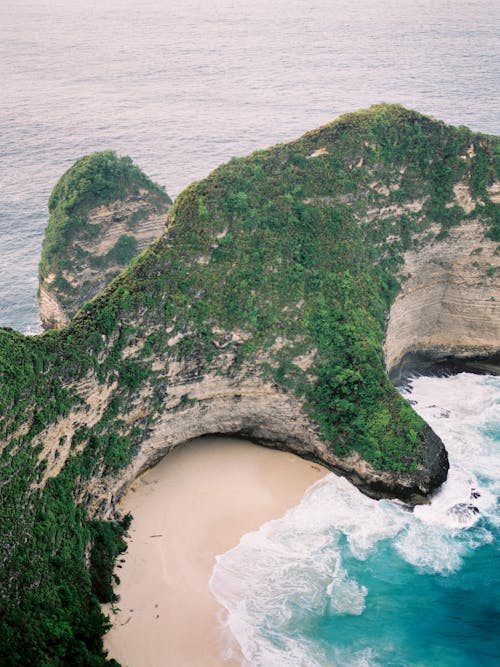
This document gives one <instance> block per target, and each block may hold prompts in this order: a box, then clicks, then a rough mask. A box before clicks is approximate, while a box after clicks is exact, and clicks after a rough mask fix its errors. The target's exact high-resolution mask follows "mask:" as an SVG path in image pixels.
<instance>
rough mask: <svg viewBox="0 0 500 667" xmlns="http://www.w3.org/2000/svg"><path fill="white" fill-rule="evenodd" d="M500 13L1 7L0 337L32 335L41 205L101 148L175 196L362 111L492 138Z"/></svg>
mask: <svg viewBox="0 0 500 667" xmlns="http://www.w3.org/2000/svg"><path fill="white" fill-rule="evenodd" d="M499 16H500V8H499V4H498V0H491V1H489V0H475V1H466V0H452V1H447V0H440V1H439V2H438V1H437V0H424V1H422V0H420V1H419V0H411V1H410V0H384V1H382V0H359V1H357V0H349V1H346V0H272V1H269V0H183V1H182V2H174V1H173V0H142V2H137V1H136V0H87V1H86V2H80V0H78V1H76V0H0V63H1V84H2V85H1V94H0V185H1V189H0V267H1V270H0V325H4V326H13V327H15V328H17V329H20V330H22V331H34V330H36V328H37V326H38V308H37V304H36V289H37V278H36V272H37V265H38V260H39V255H40V248H41V243H42V238H43V230H44V227H45V224H46V221H47V211H46V209H47V199H48V196H49V194H50V191H51V189H52V187H53V186H54V184H55V183H56V181H57V180H58V178H59V177H60V176H61V175H62V174H63V172H64V171H65V170H66V169H68V168H69V167H70V166H71V165H72V164H73V162H74V161H75V160H77V159H78V158H79V157H81V156H83V155H85V154H88V153H90V152H92V151H96V150H101V149H108V148H112V149H115V150H117V151H118V152H119V153H120V154H128V155H130V156H131V157H132V158H133V159H134V160H135V161H136V162H137V163H138V164H139V166H140V167H142V168H143V169H144V170H145V171H146V172H147V173H148V174H149V175H150V176H151V177H152V178H153V179H155V180H157V181H158V182H159V183H160V184H162V185H164V186H166V189H167V191H168V192H169V193H170V195H172V196H175V195H177V194H178V193H179V192H180V190H182V189H183V188H184V187H185V186H186V185H188V184H189V183H190V182H191V181H193V180H196V179H200V178H203V177H204V176H206V175H207V174H208V173H209V172H210V171H211V170H212V169H213V168H214V167H216V166H217V165H218V164H220V163H221V162H224V161H226V160H227V159H229V158H230V157H232V156H241V155H245V154H246V153H248V152H250V151H251V150H254V149H257V148H263V147H266V146H268V145H271V144H274V143H278V142H283V141H287V140H289V139H293V138H296V137H298V136H300V135H301V134H302V133H303V132H305V131H307V130H309V129H313V128H314V127H316V126H318V125H321V124H323V123H326V122H328V121H330V120H333V119H334V118H335V117H337V116H338V115H339V114H341V113H343V112H346V111H352V110H355V109H358V108H361V107H366V106H369V105H370V104H373V103H375V102H380V101H386V102H399V103H401V104H404V105H407V106H409V107H412V108H415V109H417V110H419V111H421V112H424V113H428V114H431V115H434V116H436V117H438V118H441V119H443V120H445V121H447V122H450V123H453V124H457V125H459V124H463V125H468V126H469V127H471V128H472V129H475V130H481V131H484V132H488V133H498V132H499V131H500V120H499V113H498V109H499V107H500V104H499V102H500V99H499V97H500V96H499V87H498V82H499V80H500V66H499V41H498V35H499V33H500V20H499Z"/></svg>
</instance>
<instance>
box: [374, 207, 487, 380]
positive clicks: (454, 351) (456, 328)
mask: <svg viewBox="0 0 500 667" xmlns="http://www.w3.org/2000/svg"><path fill="white" fill-rule="evenodd" d="M433 231H434V232H437V230H436V229H434V230H433ZM485 232H486V230H485V228H484V226H483V225H482V224H481V223H480V222H479V221H478V220H477V219H476V220H471V221H467V222H464V223H463V224H462V225H460V226H458V227H455V228H453V229H451V230H450V231H449V234H447V235H446V237H445V238H442V239H440V240H436V239H434V240H431V241H430V242H427V243H425V244H423V245H422V246H421V247H420V248H418V244H417V248H418V249H415V250H411V251H408V252H406V253H405V255H404V267H403V269H402V275H403V276H404V282H403V285H402V289H401V291H400V293H399V295H398V296H397V298H396V300H395V301H394V303H393V305H392V307H391V310H390V316H389V320H388V324H387V333H386V339H385V345H384V351H385V359H386V366H387V369H388V371H389V372H392V374H393V376H394V377H395V378H397V377H398V375H399V371H400V369H399V368H398V366H399V365H400V363H401V362H402V361H403V360H405V358H406V359H407V360H408V363H410V364H411V362H412V359H413V361H415V360H416V359H417V358H420V359H427V360H429V361H441V360H444V359H452V360H453V359H455V360H467V359H475V358H482V359H485V360H487V359H488V358H491V357H493V358H494V357H495V356H496V355H498V351H499V347H500V253H499V252H498V247H499V246H498V244H497V243H496V242H494V241H492V240H491V239H489V238H487V237H486V236H485Z"/></svg>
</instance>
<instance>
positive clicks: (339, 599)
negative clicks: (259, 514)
mask: <svg viewBox="0 0 500 667" xmlns="http://www.w3.org/2000/svg"><path fill="white" fill-rule="evenodd" d="M404 394H405V395H406V397H407V398H408V399H409V400H411V401H412V403H413V404H414V406H415V408H416V409H417V411H418V412H419V413H420V414H421V415H422V416H423V417H424V418H425V419H426V420H427V421H428V422H429V423H430V424H431V425H432V427H433V428H434V429H435V430H436V432H437V433H438V434H439V435H440V436H441V438H442V439H443V441H444V442H445V444H446V446H447V449H448V451H449V456H450V473H449V478H448V481H447V482H446V484H445V485H444V487H443V488H442V489H441V490H440V491H439V493H438V494H437V495H436V496H435V497H434V498H433V500H432V503H431V505H429V506H425V507H418V508H416V510H415V511H414V512H413V513H412V512H408V511H407V510H406V509H405V508H404V507H402V506H401V504H399V503H396V502H390V501H380V502H376V501H373V500H370V499H368V498H366V497H364V496H363V495H362V494H361V493H359V492H358V491H357V490H356V489H354V488H353V487H352V486H351V485H350V484H349V483H348V482H347V481H345V480H343V479H339V478H337V477H335V476H334V475H328V476H327V477H326V478H325V479H324V480H322V481H320V482H318V483H317V484H316V485H315V486H313V487H312V488H311V489H310V490H309V491H308V493H307V494H306V496H305V497H304V499H303V501H302V502H301V503H300V505H298V506H297V507H295V508H293V509H292V510H290V511H289V512H288V513H287V514H286V515H285V516H284V517H283V518H281V519H278V520H275V521H271V522H269V523H267V524H265V525H264V526H262V528H261V529H260V530H259V531H257V532H254V533H250V534H248V535H246V536H245V537H244V538H243V539H242V540H241V543H240V544H239V545H238V546H237V547H236V548H234V549H232V550H231V551H229V552H228V553H226V554H224V555H222V556H220V557H219V558H218V561H217V565H216V568H215V570H214V573H213V576H212V580H211V588H212V591H213V592H214V593H215V595H216V596H217V598H218V599H219V600H220V602H221V603H222V604H223V605H224V607H225V608H226V609H227V612H228V613H227V620H226V624H227V642H228V653H229V652H230V651H231V645H232V644H233V645H234V643H237V644H239V646H240V647H241V649H242V650H243V653H244V655H245V658H246V660H247V661H248V662H247V664H249V665H252V666H255V667H257V666H266V667H267V666H271V665H273V666H279V665H288V666H289V667H292V666H297V667H298V666H299V665H300V666H301V667H302V666H303V667H306V666H307V667H310V666H311V667H313V666H320V665H321V666H324V665H338V666H339V667H350V666H362V665H363V666H364V665H366V666H370V667H371V666H374V667H375V666H381V667H403V666H404V667H406V666H408V667H409V666H411V667H417V666H418V667H424V666H425V667H475V666H481V667H489V666H492V667H493V665H495V666H497V665H498V664H500V596H499V591H500V553H499V547H500V512H499V507H498V497H499V495H500V465H499V463H500V409H499V408H500V378H492V377H488V376H475V375H470V374H464V373H463V374H460V375H457V376H454V377H448V378H430V377H420V378H417V379H414V380H413V381H412V382H411V388H410V389H406V390H404Z"/></svg>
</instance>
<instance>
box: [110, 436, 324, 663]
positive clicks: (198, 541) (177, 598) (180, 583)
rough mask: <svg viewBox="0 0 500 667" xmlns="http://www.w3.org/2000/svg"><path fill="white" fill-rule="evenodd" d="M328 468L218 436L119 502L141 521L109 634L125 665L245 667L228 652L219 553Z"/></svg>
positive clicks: (163, 466) (186, 449) (279, 511)
mask: <svg viewBox="0 0 500 667" xmlns="http://www.w3.org/2000/svg"><path fill="white" fill-rule="evenodd" d="M326 473H327V470H326V469H324V468H322V467H320V466H319V465H317V464H314V463H310V462H308V461H303V460H302V459H300V458H298V457H297V456H294V455H293V454H288V453H284V452H278V451H275V450H271V449H266V448H264V447H259V446H257V445H254V444H252V443H249V442H247V441H244V440H237V439H233V438H220V437H209V438H203V439H199V440H195V441H192V442H191V443H189V444H188V445H185V446H183V447H180V448H178V449H177V450H176V451H174V452H173V453H172V454H170V455H168V456H167V457H166V458H165V459H164V460H163V461H162V462H160V463H159V464H158V465H157V466H156V467H155V468H154V469H152V470H150V471H148V472H147V473H145V474H144V475H142V476H141V477H140V478H139V479H137V480H136V481H135V482H134V484H133V485H132V487H131V489H130V490H129V492H128V493H127V495H126V496H125V497H124V498H123V499H122V501H121V503H120V509H121V511H123V512H131V513H132V515H133V517H134V521H133V523H132V526H131V529H130V538H129V539H128V551H127V553H126V554H124V555H123V556H122V557H121V560H122V561H124V562H120V563H119V565H120V567H119V568H118V569H117V570H116V573H117V574H118V576H119V577H120V579H121V583H120V585H119V586H118V587H117V588H116V592H117V593H118V595H119V596H120V601H119V602H118V603H117V606H118V607H119V609H120V611H119V612H118V613H117V614H115V615H112V621H113V628H112V629H111V630H110V632H109V633H108V635H107V636H106V638H105V645H106V648H107V649H108V651H109V656H110V657H114V658H115V659H116V660H118V661H119V662H121V664H122V665H123V667H170V666H172V667H174V666H175V667H198V666H199V667H215V666H220V665H224V666H225V667H228V666H230V665H237V664H239V661H238V660H237V659H235V658H234V657H233V658H229V659H225V658H224V657H223V649H224V645H223V644H224V642H223V639H222V637H221V630H220V622H219V620H218V614H220V613H221V609H220V607H219V606H218V604H217V602H216V601H215V599H214V598H213V597H212V595H211V594H210V591H209V588H208V581H209V579H210V575H211V573H212V569H213V566H214V563H215V556H216V555H217V554H221V553H224V552H225V551H227V550H228V549H230V548H231V547H233V546H235V545H236V544H237V543H238V542H239V540H240V538H241V536H242V535H244V534H245V533H247V532H249V531H251V530H255V529H257V528H258V527H259V526H260V525H262V524H263V523H264V522H265V521H268V520H270V519H273V518H277V517H279V516H282V515H283V514H284V512H285V511H286V510H287V509H288V508H290V507H292V506H293V505H295V504H297V503H298V502H299V501H300V499H301V498H302V496H303V494H304V492H305V491H306V489H307V488H308V487H310V486H311V485H312V484H314V482H316V481H317V480H318V479H321V478H322V477H323V476H324V475H325V474H326Z"/></svg>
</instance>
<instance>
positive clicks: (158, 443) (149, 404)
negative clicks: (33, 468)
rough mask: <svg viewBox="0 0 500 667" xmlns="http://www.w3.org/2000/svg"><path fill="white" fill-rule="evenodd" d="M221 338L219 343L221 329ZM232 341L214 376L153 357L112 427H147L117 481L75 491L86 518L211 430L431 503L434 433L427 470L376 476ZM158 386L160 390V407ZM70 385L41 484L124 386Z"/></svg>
mask: <svg viewBox="0 0 500 667" xmlns="http://www.w3.org/2000/svg"><path fill="white" fill-rule="evenodd" d="M217 333H218V337H220V336H221V333H222V332H217ZM226 338H227V339H228V340H230V341H231V343H230V344H229V345H227V346H226V347H224V349H223V350H221V352H220V354H219V355H218V356H217V358H216V360H215V361H214V363H213V364H212V365H211V368H210V370H209V371H208V372H207V371H206V369H204V368H203V366H202V365H201V364H200V359H199V358H197V357H193V358H191V359H187V358H185V359H183V360H182V361H179V359H178V356H177V353H176V351H175V349H174V350H172V351H171V353H170V354H166V355H164V356H162V357H161V358H156V359H155V362H154V373H155V376H154V380H153V379H152V380H151V381H150V382H148V383H145V384H144V385H142V386H141V388H140V389H138V390H137V391H136V392H135V393H134V394H133V395H132V396H131V397H130V400H129V402H128V403H127V405H126V409H125V410H124V411H123V412H120V413H119V414H117V415H116V417H115V421H114V423H115V425H116V426H115V429H116V431H117V432H119V433H123V434H124V433H129V432H130V431H131V430H133V429H134V428H140V429H143V427H144V424H145V423H149V426H148V428H147V435H146V437H143V438H141V441H140V443H139V446H138V448H137V450H136V451H135V453H134V457H133V459H132V461H131V462H130V464H129V465H128V466H127V467H126V468H123V469H121V470H120V471H119V472H118V473H117V474H114V475H110V474H106V475H105V474H103V473H104V470H105V466H104V464H103V465H102V467H101V468H100V469H98V470H96V472H95V474H94V475H93V476H92V477H91V478H90V479H89V480H88V481H86V482H82V483H80V484H79V485H78V486H77V489H78V500H79V501H80V502H83V503H84V504H85V506H86V507H87V509H88V513H89V516H90V517H93V518H109V517H110V516H113V515H114V508H115V505H116V503H117V501H118V500H119V499H120V497H121V496H122V495H123V494H124V493H125V492H126V491H127V489H128V488H129V486H130V485H131V484H132V482H133V481H134V479H135V478H136V477H137V476H138V475H139V474H141V473H142V472H144V471H145V470H147V469H148V468H150V467H152V466H154V465H155V464H156V463H158V461H160V460H161V459H162V458H163V457H164V456H166V455H168V453H169V452H171V451H172V450H173V449H174V448H175V447H177V446H179V445H182V444H183V443H185V442H187V441H189V440H191V439H192V438H197V437H199V436H203V435H207V434H215V433H216V434H221V435H224V434H226V435H237V436H241V437H243V438H248V439H251V440H253V441H255V442H257V443H259V444H262V445H266V446H270V447H273V448H277V449H282V450H286V451H291V452H293V453H296V454H298V455H299V456H302V457H303V458H308V459H311V460H314V461H318V462H320V463H321V464H322V465H324V466H326V467H327V468H329V469H331V470H332V471H334V472H336V473H337V474H340V475H342V476H344V477H347V478H348V479H349V480H350V481H351V482H352V483H353V484H354V485H356V486H357V487H359V488H360V489H361V490H362V491H363V492H364V493H365V494H367V495H369V496H371V497H373V498H387V497H389V498H392V497H398V498H401V499H403V500H404V501H405V502H407V503H408V504H411V505H413V504H416V503H421V502H426V497H427V495H428V494H429V493H430V492H431V491H432V490H433V489H434V488H436V487H437V486H439V485H440V484H441V483H442V482H443V481H444V480H445V479H446V473H447V470H448V461H447V457H446V452H445V451H444V449H443V447H442V444H441V441H440V440H439V438H437V436H435V434H434V433H433V432H432V431H431V430H430V429H427V430H426V434H425V438H426V443H425V447H426V460H425V465H422V466H420V467H419V468H418V469H417V470H415V472H413V473H406V474H404V473H395V472H383V471H377V470H375V469H374V468H373V466H371V465H370V464H368V463H367V462H366V461H364V460H363V459H362V458H361V457H360V456H359V455H358V454H356V453H353V454H351V455H350V456H349V457H339V456H335V455H334V454H333V453H332V451H331V449H330V448H329V447H328V443H326V442H325V441H324V439H322V438H321V437H320V433H319V429H318V426H317V425H316V424H315V423H314V422H313V421H312V420H311V419H310V417H309V416H308V414H307V411H306V409H305V405H304V401H303V400H300V399H297V398H296V397H294V396H293V395H292V394H290V393H288V392H285V391H283V390H282V389H280V387H278V386H277V385H276V384H275V383H272V382H269V381H268V380H266V378H265V377H263V376H262V374H261V372H259V369H258V366H256V365H254V364H252V365H245V366H244V367H241V366H240V365H239V364H238V363H237V358H238V355H239V352H240V349H241V346H242V345H243V344H244V340H243V339H242V338H241V337H240V336H239V335H238V334H235V333H234V332H232V333H228V335H227V336H226ZM173 347H174V345H173ZM141 349H142V345H141V342H140V341H133V342H132V343H131V344H130V345H129V346H128V347H126V348H125V349H124V350H123V351H122V356H123V357H124V358H126V359H129V360H130V359H132V360H133V359H134V358H136V357H137V356H138V355H139V354H140V351H141ZM167 381H168V384H164V383H166V382H167ZM158 387H163V390H162V394H161V402H160V403H159V402H158V400H159V396H158ZM68 388H69V389H70V390H71V392H72V393H73V394H76V395H78V396H79V397H80V398H81V404H80V405H81V406H80V407H79V408H77V409H74V410H72V411H71V412H70V413H69V414H68V415H67V416H66V417H64V418H62V419H60V420H59V421H58V422H57V423H56V424H54V425H52V426H50V427H49V428H48V429H46V430H45V431H43V432H42V433H41V434H40V436H39V437H38V438H37V441H36V443H41V444H42V447H43V448H42V450H41V452H40V455H39V460H40V461H44V462H45V463H44V467H45V473H44V477H43V478H42V479H41V480H40V482H39V485H40V486H41V487H43V485H44V484H45V482H46V481H47V479H49V478H50V477H55V476H57V475H58V474H59V472H60V471H61V469H62V468H63V467H64V465H65V463H66V461H67V458H68V457H70V456H75V455H78V454H79V452H81V451H82V449H83V447H84V444H82V445H81V446H79V447H76V448H75V447H72V446H71V441H72V437H73V436H74V434H75V430H76V429H82V428H85V429H86V428H92V427H93V426H94V425H95V424H96V423H98V422H99V420H100V419H101V418H102V416H103V413H104V411H105V410H106V408H107V407H108V406H109V403H110V401H111V400H113V398H114V397H115V396H116V392H117V389H118V385H117V383H113V384H105V385H102V384H100V383H99V382H98V380H97V378H96V376H95V374H93V373H90V374H89V375H88V376H87V377H85V378H84V379H83V380H82V381H80V382H79V383H75V384H73V385H71V387H68ZM155 392H156V397H155ZM119 424H120V426H118V425H119ZM36 443H35V444H36ZM55 443H59V444H58V446H54V444H55Z"/></svg>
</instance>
